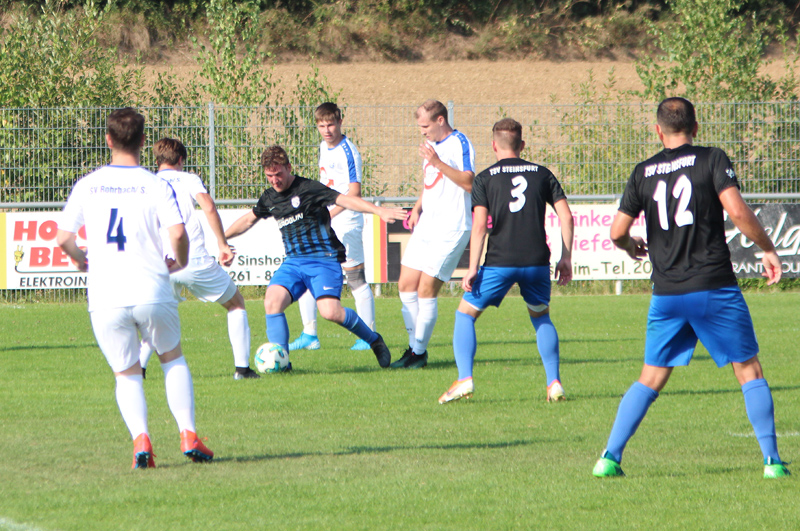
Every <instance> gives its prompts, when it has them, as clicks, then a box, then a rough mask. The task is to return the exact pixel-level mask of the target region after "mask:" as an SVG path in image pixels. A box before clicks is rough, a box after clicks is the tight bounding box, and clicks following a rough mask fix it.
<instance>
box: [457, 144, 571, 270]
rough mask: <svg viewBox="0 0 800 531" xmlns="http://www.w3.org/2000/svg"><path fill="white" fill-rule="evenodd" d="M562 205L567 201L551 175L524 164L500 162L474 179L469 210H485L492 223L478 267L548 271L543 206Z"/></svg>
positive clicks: (533, 165) (524, 161) (514, 161)
mask: <svg viewBox="0 0 800 531" xmlns="http://www.w3.org/2000/svg"><path fill="white" fill-rule="evenodd" d="M561 199H566V195H564V190H562V188H561V185H560V184H559V182H558V180H557V179H556V178H555V176H554V175H553V174H552V173H551V172H550V170H548V169H547V168H545V167H544V166H539V165H538V164H534V163H532V162H528V161H526V160H523V159H519V158H513V159H503V160H501V161H498V162H497V163H495V164H494V165H493V166H490V167H489V168H487V169H485V170H483V171H482V172H481V173H479V174H478V176H477V177H475V181H474V183H473V184H472V208H473V209H474V208H475V207H476V206H482V207H486V208H487V209H488V210H489V215H490V216H491V217H492V232H491V233H490V234H489V243H488V245H487V248H486V260H485V261H484V264H483V265H485V266H492V267H529V266H546V265H549V264H550V249H549V247H548V246H547V234H546V233H545V226H544V223H545V212H546V208H547V204H549V205H551V206H552V205H553V204H555V203H557V202H558V201H560V200H561ZM570 243H571V242H570Z"/></svg>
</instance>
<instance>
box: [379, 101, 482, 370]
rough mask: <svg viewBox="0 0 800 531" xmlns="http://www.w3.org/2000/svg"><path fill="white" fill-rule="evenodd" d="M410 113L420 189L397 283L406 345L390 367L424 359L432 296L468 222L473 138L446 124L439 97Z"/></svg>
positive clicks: (412, 365) (446, 275) (449, 270)
mask: <svg viewBox="0 0 800 531" xmlns="http://www.w3.org/2000/svg"><path fill="white" fill-rule="evenodd" d="M415 117H416V119H417V125H418V126H419V129H420V133H421V134H422V136H424V137H425V141H424V142H422V144H421V145H420V147H419V154H420V156H421V157H422V159H423V163H422V172H423V190H422V195H421V196H420V198H419V199H418V200H417V202H416V204H415V205H414V208H412V209H411V213H410V214H409V217H408V225H409V226H410V227H411V231H412V233H411V238H410V239H409V241H408V245H407V246H406V250H405V252H404V253H403V259H402V261H401V263H400V280H399V282H398V289H399V291H400V301H401V302H402V304H403V310H402V312H403V321H404V322H405V325H406V330H407V331H408V345H409V346H408V349H407V350H406V351H405V353H404V354H403V357H402V358H400V359H399V360H397V361H396V362H394V363H393V364H392V367H393V368H395V369H397V368H406V369H416V368H421V367H424V366H425V365H427V363H428V342H429V341H430V339H431V335H432V334H433V327H434V325H435V324H436V317H437V313H438V309H437V299H436V297H437V296H438V295H439V290H440V289H441V287H442V284H444V283H445V282H447V281H448V280H450V277H451V276H452V274H453V271H454V270H455V268H456V266H457V265H458V261H459V259H460V258H461V255H462V254H463V253H464V249H465V248H466V246H467V243H469V236H470V229H471V228H472V201H471V199H470V193H471V192H472V181H473V179H474V178H475V171H474V169H475V149H474V148H473V147H472V143H471V142H470V141H469V139H468V138H467V137H466V136H464V134H463V133H461V132H459V131H457V130H455V129H453V128H452V127H450V124H449V123H448V121H447V108H446V107H445V106H444V105H442V103H441V102H439V101H436V100H428V101H426V102H425V103H423V104H422V105H421V106H420V107H419V108H418V109H417V111H416V113H415Z"/></svg>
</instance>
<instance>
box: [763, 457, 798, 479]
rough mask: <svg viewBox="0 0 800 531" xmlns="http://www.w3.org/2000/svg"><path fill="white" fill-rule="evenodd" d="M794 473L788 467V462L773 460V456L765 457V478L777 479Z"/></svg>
mask: <svg viewBox="0 0 800 531" xmlns="http://www.w3.org/2000/svg"><path fill="white" fill-rule="evenodd" d="M791 475H792V473H791V472H789V469H788V468H786V463H782V462H780V461H777V462H775V461H773V460H772V458H771V457H767V458H766V459H764V479H775V478H783V477H786V476H791Z"/></svg>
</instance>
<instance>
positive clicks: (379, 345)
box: [369, 334, 392, 369]
mask: <svg viewBox="0 0 800 531" xmlns="http://www.w3.org/2000/svg"><path fill="white" fill-rule="evenodd" d="M369 347H370V348H371V349H372V352H374V353H375V357H376V358H378V365H380V366H381V367H383V368H384V369H385V368H386V367H388V366H389V364H390V363H392V353H391V352H389V347H387V346H386V343H384V342H383V337H381V335H380V334H378V339H376V340H375V341H373V342H372V343H371V344H370V345H369Z"/></svg>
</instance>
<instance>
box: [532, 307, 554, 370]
mask: <svg viewBox="0 0 800 531" xmlns="http://www.w3.org/2000/svg"><path fill="white" fill-rule="evenodd" d="M531 323H533V328H534V329H535V330H536V346H537V347H538V348H539V355H540V356H541V357H542V364H543V365H544V374H545V376H547V385H548V386H549V385H550V384H551V383H553V380H559V381H561V375H560V374H559V373H558V332H556V327H555V326H553V321H551V320H550V314H545V315H542V316H541V317H531Z"/></svg>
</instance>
